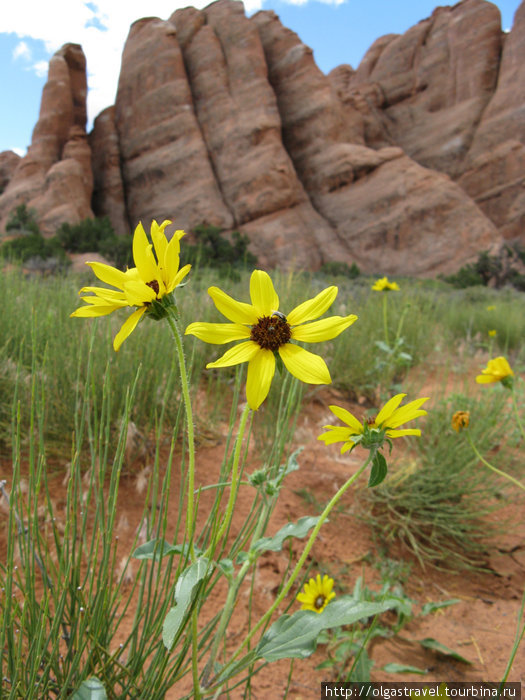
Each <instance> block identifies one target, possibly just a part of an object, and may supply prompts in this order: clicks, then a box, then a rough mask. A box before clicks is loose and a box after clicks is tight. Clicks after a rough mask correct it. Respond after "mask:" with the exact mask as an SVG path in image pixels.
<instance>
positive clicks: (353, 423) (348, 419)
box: [328, 406, 364, 435]
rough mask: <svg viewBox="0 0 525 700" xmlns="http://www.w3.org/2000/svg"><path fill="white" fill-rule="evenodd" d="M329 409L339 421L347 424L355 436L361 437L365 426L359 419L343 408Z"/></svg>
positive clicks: (332, 407)
mask: <svg viewBox="0 0 525 700" xmlns="http://www.w3.org/2000/svg"><path fill="white" fill-rule="evenodd" d="M328 408H329V409H330V410H331V411H332V413H333V414H334V416H337V417H338V418H339V420H342V421H343V423H346V424H347V425H348V427H349V428H351V429H352V430H353V431H354V434H357V435H360V434H361V433H362V432H363V430H364V428H363V424H362V423H361V422H360V421H358V420H357V418H356V417H355V416H354V415H352V414H351V413H350V411H347V410H346V408H343V407H342V406H328Z"/></svg>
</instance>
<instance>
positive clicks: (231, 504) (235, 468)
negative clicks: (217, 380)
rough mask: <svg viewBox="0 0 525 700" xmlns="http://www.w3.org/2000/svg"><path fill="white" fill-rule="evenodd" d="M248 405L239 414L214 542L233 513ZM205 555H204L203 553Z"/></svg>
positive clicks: (248, 411) (223, 530) (217, 540)
mask: <svg viewBox="0 0 525 700" xmlns="http://www.w3.org/2000/svg"><path fill="white" fill-rule="evenodd" d="M250 410H251V409H250V407H249V406H248V404H246V405H245V407H244V410H243V412H242V415H241V421H240V423H239V432H238V434H237V441H236V443H235V451H234V453H233V464H232V474H231V483H232V485H231V489H230V497H229V499H228V505H227V506H226V513H225V514H224V519H223V521H222V524H221V526H220V528H219V531H218V532H217V535H216V537H215V538H214V539H215V542H219V540H220V539H221V537H222V536H223V535H224V533H225V532H226V530H227V529H228V527H229V526H230V523H231V519H232V515H233V507H234V505H235V501H236V500H237V491H238V489H239V478H238V475H239V462H240V459H241V450H242V441H243V438H244V431H245V430H246V423H247V421H248V416H249V415H250ZM205 556H206V555H205Z"/></svg>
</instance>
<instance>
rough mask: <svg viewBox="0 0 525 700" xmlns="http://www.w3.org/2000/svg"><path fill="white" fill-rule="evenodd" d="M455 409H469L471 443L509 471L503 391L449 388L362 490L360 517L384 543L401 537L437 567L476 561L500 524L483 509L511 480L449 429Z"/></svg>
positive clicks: (507, 492)
mask: <svg viewBox="0 0 525 700" xmlns="http://www.w3.org/2000/svg"><path fill="white" fill-rule="evenodd" d="M457 410H466V411H469V412H470V428H469V430H470V433H471V437H472V440H473V442H474V443H475V445H476V447H477V448H478V449H479V451H480V452H481V453H482V454H489V455H490V461H491V463H493V464H494V465H495V466H499V467H500V468H501V469H503V470H504V471H507V472H511V471H512V469H511V465H510V464H509V462H510V459H509V452H508V450H507V440H508V437H509V433H508V431H507V430H505V429H504V428H503V426H504V425H505V424H506V423H507V422H509V423H512V420H511V416H510V404H509V396H508V392H507V391H505V390H504V389H503V388H502V387H499V386H497V387H495V388H494V390H493V391H491V390H490V389H489V391H488V392H487V393H485V394H483V396H482V397H481V398H479V397H478V398H474V397H472V396H466V395H464V394H452V395H450V396H448V397H446V398H444V399H441V400H439V401H438V402H437V403H436V404H435V405H433V406H432V407H431V408H429V412H428V415H427V417H426V419H425V420H423V421H421V424H422V430H423V434H422V437H421V438H419V439H418V440H413V441H412V442H411V453H410V454H407V455H406V456H404V457H403V458H402V459H400V461H399V462H396V466H395V468H394V470H393V471H392V472H391V474H390V477H389V478H388V479H387V480H386V481H385V482H384V483H383V484H381V485H380V486H379V487H377V488H376V489H370V490H368V491H366V492H365V495H364V499H365V501H366V503H367V507H366V510H365V513H366V514H365V516H364V518H365V521H366V522H367V523H369V524H370V526H371V527H372V529H373V531H374V532H375V533H376V534H377V536H378V537H379V540H380V542H381V543H382V545H383V546H386V548H387V550H388V549H389V548H391V547H398V546H399V545H402V547H404V548H406V549H408V550H409V551H411V552H412V553H413V554H414V555H415V556H416V558H417V559H418V560H419V562H420V563H421V564H423V565H424V564H425V563H431V564H433V565H435V566H437V567H438V568H446V569H454V568H472V567H473V568H483V567H486V566H487V564H488V559H487V553H488V551H489V550H490V548H491V545H492V541H493V538H494V537H495V536H496V535H498V534H501V532H502V527H503V524H502V523H501V522H500V523H499V524H497V523H496V521H495V520H494V519H493V518H492V517H491V516H492V515H493V513H494V511H495V510H498V509H499V508H500V507H501V506H502V505H503V504H504V503H505V502H506V501H507V498H508V497H511V494H512V488H509V484H508V482H507V481H505V479H502V478H495V477H494V476H493V474H492V473H491V472H488V471H487V470H486V469H485V468H484V467H483V466H482V465H481V464H480V462H479V460H478V459H477V457H476V456H475V455H474V453H473V451H472V449H471V447H470V445H469V444H468V442H467V440H466V439H465V436H464V435H462V434H458V433H456V432H455V431H454V430H453V429H452V427H451V423H450V421H451V417H452V415H453V414H454V412H455V411H457ZM514 467H515V468H516V467H518V465H517V464H515V465H514ZM521 472H522V473H521V474H519V473H518V474H517V477H518V478H521V479H523V477H524V476H525V474H524V473H523V467H522V469H521ZM505 526H506V527H508V526H510V523H506V525H505Z"/></svg>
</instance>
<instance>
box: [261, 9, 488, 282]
mask: <svg viewBox="0 0 525 700" xmlns="http://www.w3.org/2000/svg"><path fill="white" fill-rule="evenodd" d="M253 19H254V21H255V22H256V23H257V26H258V28H259V32H260V35H261V39H262V42H263V46H264V49H265V53H266V59H267V62H268V68H269V76H270V81H271V83H272V86H273V88H274V90H275V93H276V95H277V100H278V104H279V111H280V113H281V119H282V123H283V142H284V144H285V145H286V147H287V149H288V151H289V153H290V155H291V157H292V160H293V162H294V165H295V168H296V170H297V173H298V174H299V176H300V178H301V180H302V182H303V184H304V186H305V189H306V191H307V192H308V194H309V196H310V199H311V201H312V202H313V204H314V207H315V209H316V210H317V211H318V212H319V213H320V214H321V215H322V216H323V217H324V218H325V219H326V220H328V221H330V223H331V224H332V226H333V227H334V228H335V229H336V232H337V245H336V246H334V247H335V248H336V250H335V253H332V255H333V258H332V259H337V260H342V261H346V262H350V261H357V262H358V264H359V265H360V266H362V267H363V268H364V269H365V270H374V269H381V270H384V271H385V272H389V273H395V272H397V271H399V270H400V269H403V266H405V269H410V270H411V271H412V274H429V273H430V272H431V271H432V270H434V271H437V270H439V271H445V270H447V269H450V268H451V266H453V265H454V264H455V260H454V258H455V256H459V257H460V258H462V259H466V258H469V257H473V256H474V257H475V255H476V252H477V250H479V246H480V245H482V246H489V245H490V244H491V243H492V242H493V241H494V240H495V239H497V238H498V233H497V231H496V229H495V227H494V226H493V225H492V224H491V223H490V222H489V221H488V220H487V219H486V217H485V216H483V215H482V213H481V212H480V211H479V209H478V208H477V207H476V206H475V205H474V204H473V203H472V202H471V201H470V200H469V198H468V197H466V196H465V194H464V192H463V191H462V190H461V188H460V187H458V186H457V185H456V184H455V183H453V182H452V181H451V180H450V178H448V177H447V176H445V175H442V174H439V173H436V172H434V171H432V170H429V169H427V168H423V167H421V166H420V165H418V164H417V163H416V162H415V161H413V160H412V159H411V158H409V157H408V156H406V155H405V154H404V152H403V150H402V149H400V148H399V147H395V146H387V147H383V148H379V149H378V150H374V149H372V148H368V147H367V146H365V145H362V144H361V143H349V142H348V140H349V139H351V138H352V135H353V134H352V131H350V132H349V130H348V129H347V127H346V123H345V115H344V110H343V109H342V108H341V104H340V102H339V100H338V98H337V95H336V90H337V87H336V86H334V85H333V82H331V80H330V79H329V78H327V77H326V76H325V75H323V74H322V73H321V71H320V70H319V69H318V67H317V66H316V65H315V63H314V61H313V56H312V53H311V51H310V50H309V49H308V48H307V47H305V46H304V44H302V43H301V41H300V40H299V38H298V37H297V35H296V34H294V33H293V32H291V31H290V30H288V29H286V28H285V27H283V26H282V24H281V22H280V21H279V19H278V18H277V16H276V15H275V14H274V13H273V12H259V13H257V14H256V15H255V16H254V18H253ZM350 79H351V76H350ZM355 123H356V124H357V122H355ZM365 129H366V126H365V121H363V122H362V131H361V134H360V135H359V134H358V140H359V141H363V140H364V134H365ZM378 129H380V125H379V122H378ZM359 136H361V138H359ZM385 140H386V139H385ZM467 217H468V219H469V221H468V223H463V221H464V219H465V218H467Z"/></svg>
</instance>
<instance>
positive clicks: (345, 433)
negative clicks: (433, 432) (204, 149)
mask: <svg viewBox="0 0 525 700" xmlns="http://www.w3.org/2000/svg"><path fill="white" fill-rule="evenodd" d="M405 396H406V394H396V396H393V397H392V398H391V399H390V400H389V401H387V403H386V404H385V405H384V406H383V408H382V409H381V410H380V411H379V413H378V414H377V416H376V417H375V418H374V419H372V420H369V421H367V420H365V421H364V422H363V423H361V422H360V421H358V420H357V418H356V417H355V416H354V415H352V414H351V413H350V411H347V410H346V408H342V407H341V406H330V407H329V408H330V410H331V411H332V413H333V414H334V415H335V416H337V418H339V419H340V420H342V421H343V423H346V426H341V425H325V426H324V428H325V429H326V431H327V432H326V433H322V434H321V435H319V437H318V438H317V439H318V440H322V441H323V442H324V443H325V445H333V444H334V443H336V442H342V443H344V444H343V446H342V448H341V454H344V453H345V452H349V451H351V450H353V449H354V447H355V446H356V445H357V444H359V443H361V444H362V445H363V447H366V448H369V447H372V446H377V447H380V446H381V444H382V443H383V441H384V439H385V437H386V438H398V437H402V436H403V435H421V430H420V429H419V428H402V429H401V430H398V428H399V426H400V425H402V424H403V423H408V421H411V420H414V418H418V417H419V416H426V414H427V412H426V411H424V410H422V409H421V408H420V406H421V405H422V404H424V403H425V401H428V397H426V398H423V399H416V400H415V401H410V403H407V404H405V405H404V406H401V407H399V404H400V403H401V401H402V400H403V398H404V397H405Z"/></svg>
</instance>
